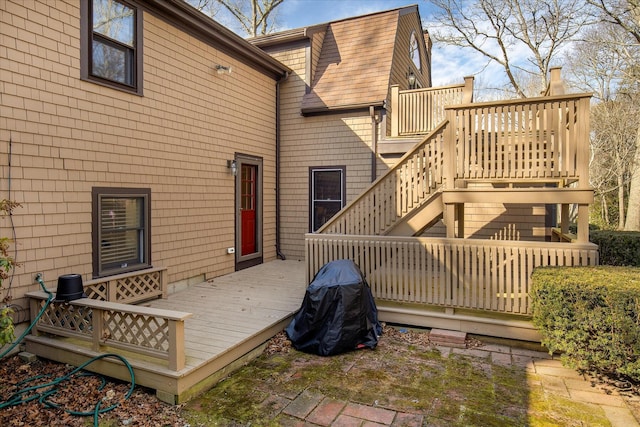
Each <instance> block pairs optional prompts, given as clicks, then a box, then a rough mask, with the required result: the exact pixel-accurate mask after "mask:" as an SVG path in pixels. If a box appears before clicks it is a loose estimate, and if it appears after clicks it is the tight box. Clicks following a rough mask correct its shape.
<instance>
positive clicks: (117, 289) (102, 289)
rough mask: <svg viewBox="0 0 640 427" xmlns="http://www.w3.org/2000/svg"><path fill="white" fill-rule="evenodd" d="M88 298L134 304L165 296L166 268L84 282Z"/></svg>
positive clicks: (149, 269) (155, 268)
mask: <svg viewBox="0 0 640 427" xmlns="http://www.w3.org/2000/svg"><path fill="white" fill-rule="evenodd" d="M84 292H85V293H86V294H87V296H88V297H89V298H92V299H99V300H102V301H111V302H119V303H122V304H135V303H138V302H141V301H145V300H148V299H151V298H157V297H162V298H166V296H167V268H166V267H154V268H148V269H145V270H140V271H133V272H130V273H124V274H118V275H116V276H107V277H102V278H99V279H93V280H89V281H87V282H85V283H84Z"/></svg>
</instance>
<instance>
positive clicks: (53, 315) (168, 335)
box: [26, 291, 192, 371]
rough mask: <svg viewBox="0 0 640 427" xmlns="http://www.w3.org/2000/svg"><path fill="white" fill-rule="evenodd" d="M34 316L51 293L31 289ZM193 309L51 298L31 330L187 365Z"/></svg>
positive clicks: (171, 365) (176, 367) (174, 367)
mask: <svg viewBox="0 0 640 427" xmlns="http://www.w3.org/2000/svg"><path fill="white" fill-rule="evenodd" d="M26 296H27V297H28V298H29V299H30V301H31V304H30V310H31V319H32V321H33V320H34V319H35V317H36V315H37V313H39V312H40V310H41V309H42V306H43V304H44V301H45V300H47V298H48V294H47V293H45V292H42V291H37V292H28V293H27V294H26ZM191 316H192V314H191V313H186V312H181V311H173V310H164V309H158V308H150V307H144V306H136V305H130V304H120V303H114V302H109V301H101V300H96V299H90V298H81V299H77V300H73V301H69V302H55V301H53V302H51V304H50V305H49V307H48V308H47V310H46V311H45V312H44V314H43V315H42V317H40V319H39V321H38V322H37V323H36V324H35V325H34V327H33V329H32V331H31V333H32V334H33V335H36V336H37V335H39V334H41V333H43V332H46V333H49V334H52V335H58V336H63V337H73V338H76V339H79V340H82V341H87V342H90V343H91V346H92V349H93V350H94V351H96V352H99V351H103V350H102V349H103V347H104V346H108V347H113V348H118V349H122V350H126V351H130V352H133V353H137V354H140V355H144V356H152V357H157V358H160V359H166V360H167V363H168V367H169V369H171V370H173V371H179V370H181V369H183V368H184V366H185V362H186V358H185V348H184V321H185V320H186V319H188V318H189V317H191Z"/></svg>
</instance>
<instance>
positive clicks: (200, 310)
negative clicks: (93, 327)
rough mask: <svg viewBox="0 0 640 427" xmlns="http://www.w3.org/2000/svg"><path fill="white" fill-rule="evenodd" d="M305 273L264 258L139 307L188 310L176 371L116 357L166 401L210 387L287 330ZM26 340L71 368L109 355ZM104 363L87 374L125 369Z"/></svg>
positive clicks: (70, 343)
mask: <svg viewBox="0 0 640 427" xmlns="http://www.w3.org/2000/svg"><path fill="white" fill-rule="evenodd" d="M304 271H305V264H304V263H303V262H298V261H283V260H275V261H270V262H267V263H264V264H260V265H257V266H255V267H251V268H248V269H246V270H241V271H237V272H234V273H231V274H228V275H225V276H220V277H216V278H214V279H211V280H209V281H207V282H203V283H198V284H194V285H191V286H189V287H187V288H186V289H183V290H181V291H178V292H175V293H172V294H170V295H168V296H167V298H164V299H155V300H151V301H147V302H145V303H143V304H141V305H144V306H147V307H153V308H161V309H166V310H173V311H181V312H188V313H192V316H191V317H189V318H187V319H186V320H185V322H184V348H185V350H184V351H185V366H184V368H183V369H181V370H179V371H172V370H170V369H168V368H167V362H166V360H162V359H156V358H154V357H145V356H140V355H139V354H133V353H130V352H127V351H123V350H115V352H117V353H120V354H122V355H123V356H125V357H126V358H127V359H128V361H129V362H130V363H131V365H132V366H133V369H134V371H135V375H136V383H137V384H139V385H142V386H146V387H150V388H154V389H156V390H157V392H158V393H159V394H158V396H159V397H160V396H162V399H163V400H165V401H167V402H174V403H179V402H181V401H184V400H185V399H188V398H189V397H190V396H193V395H194V394H193V393H197V392H198V391H201V390H203V387H207V386H209V387H211V386H213V385H214V384H215V383H216V382H217V380H218V379H219V378H221V375H224V374H225V373H226V372H228V370H229V369H233V367H234V366H237V363H239V361H242V360H247V359H246V357H250V355H251V354H256V349H257V348H259V347H260V346H261V345H262V344H263V343H264V342H265V341H267V340H268V339H269V338H271V337H272V336H273V335H274V334H276V333H277V332H278V331H280V330H282V328H284V327H285V326H286V324H287V322H288V320H289V319H290V318H291V317H292V316H293V314H294V313H295V312H296V311H297V310H298V309H299V308H300V305H301V304H302V300H303V298H304V293H305V290H306V288H307V286H306V283H305V273H304ZM28 338H29V339H28V340H27V349H28V350H29V351H32V352H33V353H34V354H36V355H38V356H43V357H46V358H50V359H53V360H57V361H59V362H63V363H70V364H72V365H76V366H79V364H81V363H83V362H84V361H86V360H87V358H90V357H93V356H96V355H97V354H100V353H102V352H111V351H112V349H111V348H107V347H105V348H101V350H100V351H99V352H96V351H95V350H93V349H92V348H90V346H88V345H86V343H85V342H80V341H78V340H74V339H70V338H64V337H55V338H54V337H47V336H29V337H28ZM103 362H104V363H102V364H99V363H97V364H92V365H91V369H92V370H94V371H96V372H99V373H102V374H105V375H109V376H112V377H115V378H120V379H123V380H126V379H127V378H128V375H129V373H128V371H127V370H126V367H125V366H124V365H122V364H120V363H118V361H115V360H104V361H103ZM191 390H193V391H191ZM172 396H173V397H172ZM173 399H175V400H173Z"/></svg>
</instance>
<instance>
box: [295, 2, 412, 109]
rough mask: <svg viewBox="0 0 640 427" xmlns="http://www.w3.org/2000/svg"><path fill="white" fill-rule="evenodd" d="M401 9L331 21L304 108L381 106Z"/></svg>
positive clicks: (386, 87)
mask: <svg viewBox="0 0 640 427" xmlns="http://www.w3.org/2000/svg"><path fill="white" fill-rule="evenodd" d="M398 19H399V10H391V11H387V12H382V13H377V14H372V15H366V16H361V17H357V18H352V19H346V20H342V21H336V22H331V23H329V24H328V25H327V30H326V32H325V33H324V42H323V44H322V50H321V52H320V57H319V59H318V64H317V67H316V71H315V75H314V76H313V81H312V83H311V90H310V92H309V93H307V94H305V96H304V98H303V100H302V111H303V112H311V111H322V110H332V109H344V108H357V107H362V106H365V105H380V104H381V103H382V102H384V100H385V99H386V98H387V91H388V89H389V79H390V73H391V64H392V59H393V52H394V47H395V41H396V32H397V30H398Z"/></svg>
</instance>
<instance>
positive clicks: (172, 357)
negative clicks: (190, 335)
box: [169, 320, 186, 371]
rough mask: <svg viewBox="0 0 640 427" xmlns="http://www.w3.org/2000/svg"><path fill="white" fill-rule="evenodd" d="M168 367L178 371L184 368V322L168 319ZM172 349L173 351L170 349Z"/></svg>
mask: <svg viewBox="0 0 640 427" xmlns="http://www.w3.org/2000/svg"><path fill="white" fill-rule="evenodd" d="M169 349H170V350H169V369H171V370H173V371H179V370H181V369H183V368H184V363H185V357H186V356H185V352H184V322H177V321H175V320H170V321H169ZM171 349H173V351H171Z"/></svg>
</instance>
